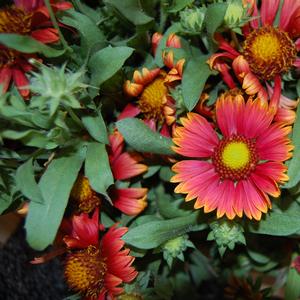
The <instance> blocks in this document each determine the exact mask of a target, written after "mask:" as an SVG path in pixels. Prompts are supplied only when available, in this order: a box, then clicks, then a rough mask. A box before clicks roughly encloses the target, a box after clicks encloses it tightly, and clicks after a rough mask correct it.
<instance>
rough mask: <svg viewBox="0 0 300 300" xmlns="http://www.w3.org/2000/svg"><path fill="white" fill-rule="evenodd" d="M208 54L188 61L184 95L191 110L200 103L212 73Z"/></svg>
mask: <svg viewBox="0 0 300 300" xmlns="http://www.w3.org/2000/svg"><path fill="white" fill-rule="evenodd" d="M207 59H208V56H207V55H204V56H200V57H193V58H191V59H190V60H189V61H188V62H187V65H186V67H185V69H184V72H183V77H182V95H183V101H184V104H185V106H186V108H187V109H188V110H189V111H191V110H192V109H193V108H194V107H195V106H196V105H197V103H198V101H199V99H200V96H201V93H202V90H203V88H204V85H205V82H206V80H207V78H208V77H209V76H210V75H211V74H212V71H211V70H210V68H209V66H208V64H207V63H206V61H207Z"/></svg>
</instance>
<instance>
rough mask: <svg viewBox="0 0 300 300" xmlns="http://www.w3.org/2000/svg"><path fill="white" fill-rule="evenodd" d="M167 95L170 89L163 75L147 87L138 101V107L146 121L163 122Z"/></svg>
mask: <svg viewBox="0 0 300 300" xmlns="http://www.w3.org/2000/svg"><path fill="white" fill-rule="evenodd" d="M167 94H168V89H167V87H166V86H165V84H164V76H162V75H161V76H159V77H157V78H156V79H155V80H154V81H152V82H151V83H149V84H148V85H147V86H146V87H145V89H144V91H143V92H142V94H141V96H140V98H139V100H138V106H139V108H140V110H141V112H142V113H143V114H144V116H145V118H146V119H155V120H158V121H163V118H164V105H165V104H166V102H167V98H166V96H167Z"/></svg>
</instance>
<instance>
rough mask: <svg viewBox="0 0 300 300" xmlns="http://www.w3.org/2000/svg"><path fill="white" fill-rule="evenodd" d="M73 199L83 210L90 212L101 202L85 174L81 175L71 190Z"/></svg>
mask: <svg viewBox="0 0 300 300" xmlns="http://www.w3.org/2000/svg"><path fill="white" fill-rule="evenodd" d="M71 199H72V200H74V202H75V203H76V204H77V205H78V207H79V210H80V211H81V212H85V213H89V212H91V211H92V210H93V209H94V208H95V207H96V206H99V205H100V203H101V200H100V198H99V197H98V196H97V194H96V192H94V191H93V190H92V189H91V187H90V183H89V180H88V179H87V178H86V177H84V176H83V175H81V174H80V175H79V176H78V178H77V180H76V182H75V184H74V186H73V188H72V191H71Z"/></svg>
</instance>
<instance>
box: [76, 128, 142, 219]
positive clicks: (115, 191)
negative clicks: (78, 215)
mask: <svg viewBox="0 0 300 300" xmlns="http://www.w3.org/2000/svg"><path fill="white" fill-rule="evenodd" d="M109 141H110V146H109V147H108V151H109V162H110V167H111V171H112V173H113V177H114V179H115V181H129V180H130V179H132V178H134V177H136V176H138V175H140V174H142V173H144V172H146V171H147V169H148V167H147V166H146V165H144V164H142V163H140V162H141V161H142V160H143V158H142V157H141V156H140V155H139V154H137V153H130V152H124V151H123V150H124V145H125V143H124V139H123V137H122V135H121V133H120V132H118V131H115V132H114V133H113V134H111V135H110V136H109ZM147 192H148V189H146V188H141V187H134V188H133V187H127V188H118V187H116V186H113V187H111V189H110V190H109V196H110V197H111V200H112V203H113V205H114V206H115V207H116V208H117V209H119V210H120V211H121V212H123V213H124V214H127V215H130V216H136V215H138V214H139V213H141V212H142V211H143V210H144V209H145V208H146V207H147ZM70 198H71V201H72V202H73V204H76V206H77V207H78V210H79V211H80V212H86V213H90V212H92V211H93V210H94V209H95V208H96V207H98V206H100V205H101V198H100V197H99V196H98V194H97V193H96V192H95V191H94V190H93V189H92V187H91V186H90V183H89V180H88V178H87V177H85V176H83V175H82V174H79V176H78V178H77V180H76V182H75V184H74V186H73V188H72V191H71V195H70Z"/></svg>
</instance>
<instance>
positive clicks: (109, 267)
mask: <svg viewBox="0 0 300 300" xmlns="http://www.w3.org/2000/svg"><path fill="white" fill-rule="evenodd" d="M98 213H99V212H98V211H95V213H94V214H93V217H92V218H91V219H90V218H89V217H88V215H87V214H85V213H82V214H81V215H79V216H75V217H73V220H72V227H73V228H74V229H73V231H72V233H71V235H70V236H69V237H66V238H65V242H66V244H67V246H68V247H69V249H70V253H69V254H68V255H67V257H66V259H65V263H64V269H65V278H66V281H67V283H68V285H69V286H70V287H71V288H72V289H73V290H74V291H76V292H79V293H80V294H81V295H82V296H83V297H84V298H85V299H99V300H102V299H103V300H104V299H107V298H106V297H109V299H116V298H115V296H116V295H119V294H121V293H123V291H124V290H123V288H122V287H120V285H121V284H122V283H123V282H126V283H129V282H131V281H132V280H133V279H134V278H135V277H136V276H137V271H136V270H135V269H134V268H133V267H132V266H131V264H132V263H133V261H134V257H132V256H130V255H129V249H122V248H123V247H124V244H125V243H124V241H123V240H122V239H121V237H122V236H123V235H124V234H125V233H126V232H127V230H128V229H127V228H126V227H120V228H117V226H116V225H114V226H112V227H111V228H110V229H109V230H108V231H107V232H106V233H105V234H104V235H103V237H102V238H101V239H99V223H98Z"/></svg>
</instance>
